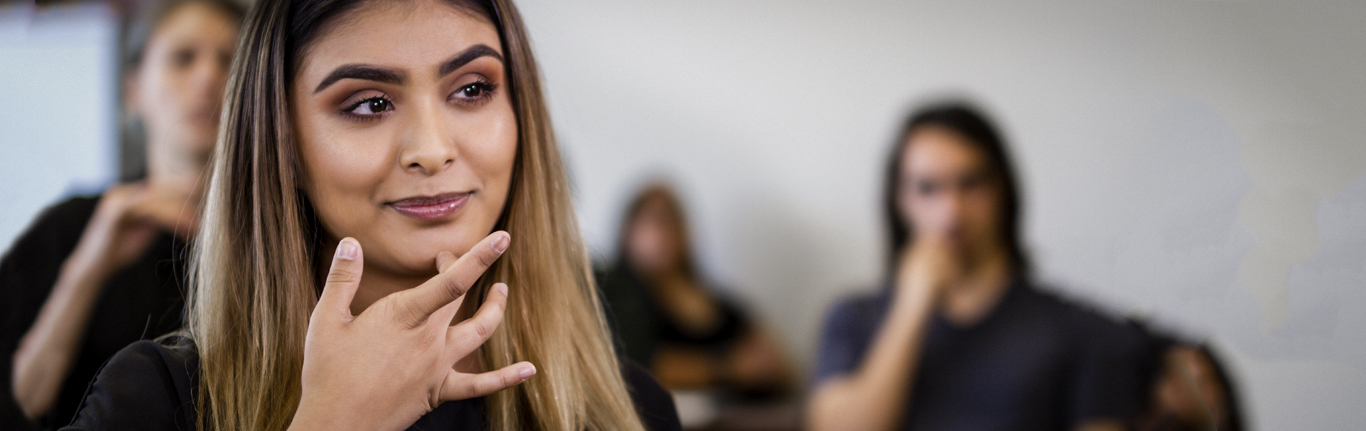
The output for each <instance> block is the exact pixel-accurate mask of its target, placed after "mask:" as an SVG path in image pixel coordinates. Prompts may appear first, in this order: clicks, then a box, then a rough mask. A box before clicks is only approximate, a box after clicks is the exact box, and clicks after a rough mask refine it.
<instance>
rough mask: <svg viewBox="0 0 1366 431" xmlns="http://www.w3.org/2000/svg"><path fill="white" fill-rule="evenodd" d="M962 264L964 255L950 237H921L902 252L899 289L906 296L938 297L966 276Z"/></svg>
mask: <svg viewBox="0 0 1366 431" xmlns="http://www.w3.org/2000/svg"><path fill="white" fill-rule="evenodd" d="M962 266H963V265H962V259H961V258H960V257H959V256H958V255H957V253H955V252H954V248H953V247H952V246H951V245H950V243H949V241H948V240H947V239H945V238H941V237H924V238H918V239H917V240H916V241H915V243H913V244H912V245H911V247H909V248H907V249H906V250H905V251H904V252H902V253H901V257H900V262H899V264H898V267H897V281H896V283H897V290H898V291H897V293H898V294H899V296H902V297H914V298H922V299H926V300H929V301H931V302H935V301H938V299H939V297H940V293H941V292H943V290H944V288H945V287H946V286H948V285H950V284H952V283H953V282H954V281H957V280H958V279H960V278H961V277H962V276H963V268H962Z"/></svg>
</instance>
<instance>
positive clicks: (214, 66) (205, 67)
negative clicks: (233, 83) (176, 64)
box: [191, 50, 228, 100]
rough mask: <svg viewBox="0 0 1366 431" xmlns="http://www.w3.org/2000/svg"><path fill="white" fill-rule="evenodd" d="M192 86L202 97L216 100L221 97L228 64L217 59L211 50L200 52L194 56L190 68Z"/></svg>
mask: <svg viewBox="0 0 1366 431" xmlns="http://www.w3.org/2000/svg"><path fill="white" fill-rule="evenodd" d="M191 73H192V76H193V80H194V81H193V82H194V88H195V89H196V90H197V91H198V92H199V94H201V95H202V96H203V97H206V98H209V99H211V100H217V99H219V98H221V97H222V93H223V86H224V84H226V83H227V80H228V65H227V64H224V63H223V62H222V61H221V60H219V59H218V56H217V55H215V54H214V53H213V52H212V51H207V50H206V52H201V53H198V55H196V56H195V63H194V69H193V70H192V72H191Z"/></svg>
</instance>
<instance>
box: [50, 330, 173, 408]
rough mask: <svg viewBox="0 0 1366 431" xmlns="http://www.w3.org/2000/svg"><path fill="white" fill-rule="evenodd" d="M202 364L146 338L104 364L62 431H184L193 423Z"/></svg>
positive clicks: (129, 346)
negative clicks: (69, 422)
mask: <svg viewBox="0 0 1366 431" xmlns="http://www.w3.org/2000/svg"><path fill="white" fill-rule="evenodd" d="M197 368H198V360H197V359H194V358H193V357H192V356H189V355H185V354H183V353H180V352H178V351H176V350H174V349H171V348H168V347H166V346H162V345H159V344H157V343H155V342H152V341H148V340H143V341H138V342H136V343H133V344H130V345H128V347H125V348H124V349H123V350H120V351H119V353H118V354H116V355H114V357H113V358H110V359H109V362H107V363H105V365H104V368H102V369H100V373H99V374H98V375H96V376H95V381H94V382H91V384H90V389H89V390H88V391H87V392H86V394H85V400H83V401H81V406H80V408H79V409H77V410H76V417H75V418H74V419H72V421H71V425H70V426H67V427H65V428H62V430H63V431H83V430H133V429H136V430H150V431H159V430H165V431H182V430H193V429H196V428H195V427H194V426H193V424H194V422H195V421H194V417H195V416H194V409H195V406H194V401H193V399H194V398H193V395H192V394H193V391H194V383H193V382H194V380H195V379H194V378H193V375H192V374H193V373H195V372H197Z"/></svg>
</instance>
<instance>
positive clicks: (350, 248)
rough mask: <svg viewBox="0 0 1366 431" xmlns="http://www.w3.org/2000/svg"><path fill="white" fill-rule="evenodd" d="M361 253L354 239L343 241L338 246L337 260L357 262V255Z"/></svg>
mask: <svg viewBox="0 0 1366 431" xmlns="http://www.w3.org/2000/svg"><path fill="white" fill-rule="evenodd" d="M359 252H360V247H359V246H357V244H356V240H354V239H351V238H347V239H343V240H341V242H340V243H338V244H337V259H341V260H356V254H358V253H359Z"/></svg>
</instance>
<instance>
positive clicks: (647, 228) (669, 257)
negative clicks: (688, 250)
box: [625, 198, 683, 274]
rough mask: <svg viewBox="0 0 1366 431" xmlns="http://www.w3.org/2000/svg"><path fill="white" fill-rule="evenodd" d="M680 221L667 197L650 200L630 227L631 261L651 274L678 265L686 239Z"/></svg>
mask: <svg viewBox="0 0 1366 431" xmlns="http://www.w3.org/2000/svg"><path fill="white" fill-rule="evenodd" d="M679 223H681V221H680V220H678V217H676V216H674V214H673V212H672V211H671V210H670V208H669V206H668V203H666V202H665V201H664V199H663V198H652V199H649V200H647V201H646V202H645V203H644V204H643V205H641V206H640V210H639V211H638V212H636V215H635V217H634V218H633V219H632V220H631V221H630V225H629V226H628V227H627V230H626V250H625V251H626V258H627V262H629V263H630V264H631V266H633V267H635V269H636V270H638V271H642V272H645V273H647V274H656V273H660V272H664V271H667V270H671V269H676V268H675V267H676V266H677V265H678V262H679V260H681V259H680V258H681V257H682V253H681V250H680V249H681V248H682V242H683V238H680V236H681V235H680V232H679V231H680V230H681V229H680V228H679Z"/></svg>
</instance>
